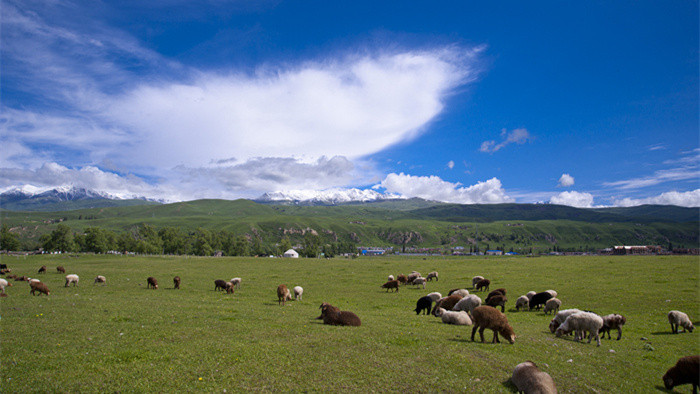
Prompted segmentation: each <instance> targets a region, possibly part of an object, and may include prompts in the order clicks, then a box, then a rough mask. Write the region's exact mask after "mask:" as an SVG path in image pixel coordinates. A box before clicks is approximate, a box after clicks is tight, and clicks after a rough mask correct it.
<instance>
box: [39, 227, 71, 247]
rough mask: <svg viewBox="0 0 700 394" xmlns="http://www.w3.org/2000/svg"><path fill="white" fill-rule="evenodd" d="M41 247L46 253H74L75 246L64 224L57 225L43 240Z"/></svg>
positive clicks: (69, 230) (68, 228) (69, 231)
mask: <svg viewBox="0 0 700 394" xmlns="http://www.w3.org/2000/svg"><path fill="white" fill-rule="evenodd" d="M42 247H43V248H44V250H47V251H59V252H74V251H75V250H76V245H75V240H74V239H73V232H72V231H71V229H70V227H68V226H66V225H65V224H59V225H58V226H56V229H55V230H53V231H52V232H51V234H49V236H48V237H45V238H44V242H42Z"/></svg>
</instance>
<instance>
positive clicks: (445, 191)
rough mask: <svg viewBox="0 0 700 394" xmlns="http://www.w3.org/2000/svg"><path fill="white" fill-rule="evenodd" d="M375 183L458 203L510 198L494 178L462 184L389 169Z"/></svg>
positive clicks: (391, 190) (395, 190)
mask: <svg viewBox="0 0 700 394" xmlns="http://www.w3.org/2000/svg"><path fill="white" fill-rule="evenodd" d="M379 186H381V187H383V188H384V189H386V191H387V192H389V193H398V194H401V195H403V196H406V197H419V198H423V199H426V200H433V201H442V202H451V203H459V204H497V203H504V202H513V201H514V200H513V199H512V198H510V197H508V196H507V195H506V192H505V190H504V189H503V186H502V185H501V181H500V180H498V179H497V178H492V179H489V180H487V181H485V182H478V183H477V184H475V185H472V186H468V187H462V184H460V183H452V182H447V181H444V180H442V179H441V178H440V177H437V176H413V175H407V174H404V173H400V174H395V173H392V174H389V175H387V177H386V179H384V180H383V181H382V182H381V183H380V184H379Z"/></svg>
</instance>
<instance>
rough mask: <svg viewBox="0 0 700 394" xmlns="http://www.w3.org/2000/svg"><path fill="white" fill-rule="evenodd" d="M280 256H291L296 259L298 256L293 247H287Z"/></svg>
mask: <svg viewBox="0 0 700 394" xmlns="http://www.w3.org/2000/svg"><path fill="white" fill-rule="evenodd" d="M282 257H291V258H293V259H298V258H299V253H297V251H296V250H294V249H289V250H288V251H286V252H284V254H283V255H282Z"/></svg>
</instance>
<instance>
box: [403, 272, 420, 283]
mask: <svg viewBox="0 0 700 394" xmlns="http://www.w3.org/2000/svg"><path fill="white" fill-rule="evenodd" d="M420 277H421V276H420V274H419V273H417V272H414V273H411V274H408V277H406V283H413V281H414V280H415V279H416V278H420Z"/></svg>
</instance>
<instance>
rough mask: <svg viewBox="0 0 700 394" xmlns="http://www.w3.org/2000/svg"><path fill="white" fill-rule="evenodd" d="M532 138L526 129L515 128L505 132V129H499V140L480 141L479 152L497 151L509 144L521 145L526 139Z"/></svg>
mask: <svg viewBox="0 0 700 394" xmlns="http://www.w3.org/2000/svg"><path fill="white" fill-rule="evenodd" d="M530 140H532V136H531V135H530V133H529V132H528V131H527V129H515V130H513V131H511V132H507V131H506V129H503V130H501V142H499V143H497V142H496V141H495V140H490V141H484V142H482V143H481V148H479V150H480V151H481V152H487V153H493V152H497V151H499V150H501V149H503V148H505V147H506V146H508V145H510V144H518V145H522V144H524V143H526V142H527V141H530Z"/></svg>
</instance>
